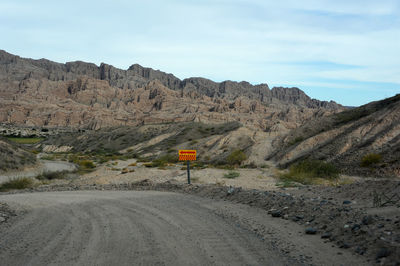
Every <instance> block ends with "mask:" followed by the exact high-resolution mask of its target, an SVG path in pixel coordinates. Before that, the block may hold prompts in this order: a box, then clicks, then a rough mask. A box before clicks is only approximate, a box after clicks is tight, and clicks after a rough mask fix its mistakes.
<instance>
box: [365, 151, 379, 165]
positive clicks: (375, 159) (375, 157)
mask: <svg viewBox="0 0 400 266" xmlns="http://www.w3.org/2000/svg"><path fill="white" fill-rule="evenodd" d="M381 160H382V155H380V154H376V153H370V154H367V155H365V156H364V157H362V158H361V166H363V167H368V166H371V165H373V164H377V163H379V162H380V161H381Z"/></svg>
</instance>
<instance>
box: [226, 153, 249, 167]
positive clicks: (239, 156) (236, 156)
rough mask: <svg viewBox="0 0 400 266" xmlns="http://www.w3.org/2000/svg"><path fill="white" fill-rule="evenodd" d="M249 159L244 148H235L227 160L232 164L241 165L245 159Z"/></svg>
mask: <svg viewBox="0 0 400 266" xmlns="http://www.w3.org/2000/svg"><path fill="white" fill-rule="evenodd" d="M246 159H247V156H246V154H245V153H244V152H243V151H242V150H235V151H233V152H232V153H231V154H229V155H228V157H227V158H226V161H227V162H228V164H230V165H240V164H241V163H242V162H243V161H244V160H246Z"/></svg>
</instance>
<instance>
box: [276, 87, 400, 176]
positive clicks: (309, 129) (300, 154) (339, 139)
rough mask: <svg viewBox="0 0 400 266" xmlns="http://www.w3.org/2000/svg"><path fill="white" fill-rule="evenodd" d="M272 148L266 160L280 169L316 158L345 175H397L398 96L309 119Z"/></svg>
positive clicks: (399, 157) (399, 163) (399, 140)
mask: <svg viewBox="0 0 400 266" xmlns="http://www.w3.org/2000/svg"><path fill="white" fill-rule="evenodd" d="M273 147H275V150H276V152H275V153H274V154H272V155H271V156H269V158H268V159H273V160H275V161H277V162H278V163H279V164H280V165H282V166H287V165H290V164H291V163H294V162H296V161H299V160H304V159H319V160H327V161H331V162H332V163H334V164H336V165H337V166H339V167H340V169H341V170H342V171H343V172H345V173H348V174H355V175H363V176H375V177H376V176H400V94H398V95H396V96H394V97H391V98H387V99H384V100H382V101H377V102H372V103H369V104H366V105H363V106H361V107H358V108H353V109H349V110H346V111H344V112H341V113H336V114H333V115H330V116H326V117H321V118H318V119H314V120H310V121H308V122H306V123H305V124H304V125H302V126H301V127H299V128H297V129H294V130H293V131H291V132H290V133H289V134H287V135H284V136H282V137H280V138H277V139H276V140H275V142H274V143H273ZM368 159H369V160H368Z"/></svg>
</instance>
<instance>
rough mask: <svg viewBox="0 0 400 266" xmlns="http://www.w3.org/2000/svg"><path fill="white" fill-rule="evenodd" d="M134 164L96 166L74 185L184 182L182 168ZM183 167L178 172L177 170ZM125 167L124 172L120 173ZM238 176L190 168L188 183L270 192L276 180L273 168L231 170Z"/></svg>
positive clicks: (116, 162)
mask: <svg viewBox="0 0 400 266" xmlns="http://www.w3.org/2000/svg"><path fill="white" fill-rule="evenodd" d="M133 163H137V162H136V160H135V159H131V160H126V161H120V160H118V161H113V162H110V163H108V164H107V165H102V166H100V167H98V168H97V169H96V170H95V171H94V172H92V173H89V174H86V175H84V176H82V177H81V178H80V179H78V180H75V181H74V183H76V184H122V183H130V182H137V181H141V180H146V179H148V180H151V181H152V182H166V181H178V182H182V183H185V182H187V174H186V168H185V167H186V166H185V165H179V164H178V165H171V166H167V167H165V169H158V168H147V167H145V166H144V165H143V164H144V163H137V165H136V166H129V165H131V164H133ZM183 167H184V168H185V169H184V170H182V169H181V168H183ZM124 168H126V169H127V170H128V171H133V172H128V173H123V169H124ZM234 171H235V172H239V173H240V176H239V177H237V178H235V179H228V178H224V175H225V174H227V173H229V172H230V170H224V169H216V168H205V169H191V170H190V174H191V182H192V183H193V184H218V185H226V186H235V187H243V188H258V189H265V190H268V189H274V188H276V183H277V181H276V179H275V178H274V177H273V175H274V170H273V168H264V169H261V168H259V169H235V170H234Z"/></svg>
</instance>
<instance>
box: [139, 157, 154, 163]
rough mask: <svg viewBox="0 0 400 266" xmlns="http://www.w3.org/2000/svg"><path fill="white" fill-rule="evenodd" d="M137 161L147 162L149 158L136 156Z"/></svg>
mask: <svg viewBox="0 0 400 266" xmlns="http://www.w3.org/2000/svg"><path fill="white" fill-rule="evenodd" d="M137 161H138V162H139V163H147V162H150V161H151V159H150V158H148V157H139V158H137Z"/></svg>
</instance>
